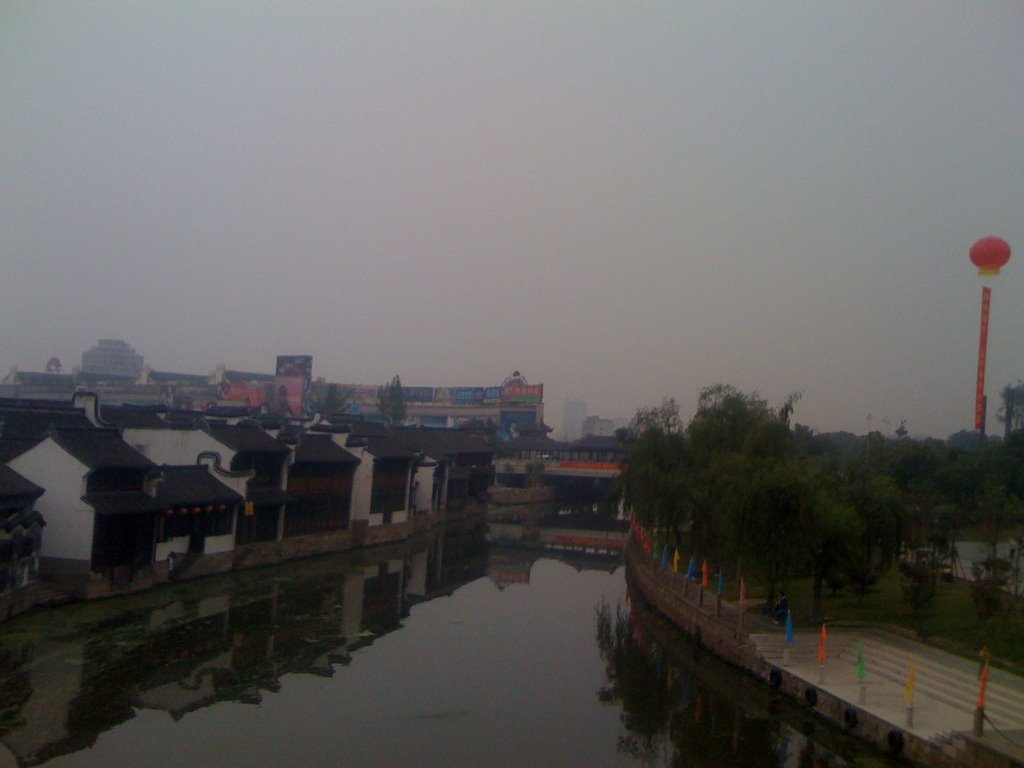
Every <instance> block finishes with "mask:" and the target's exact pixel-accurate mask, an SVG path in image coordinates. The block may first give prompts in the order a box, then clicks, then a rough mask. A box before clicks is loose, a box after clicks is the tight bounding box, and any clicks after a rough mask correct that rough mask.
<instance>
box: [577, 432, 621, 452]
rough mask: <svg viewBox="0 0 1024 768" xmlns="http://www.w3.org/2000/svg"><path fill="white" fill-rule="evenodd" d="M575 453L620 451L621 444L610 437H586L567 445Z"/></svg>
mask: <svg viewBox="0 0 1024 768" xmlns="http://www.w3.org/2000/svg"><path fill="white" fill-rule="evenodd" d="M569 448H571V449H572V450H576V451H621V450H622V443H620V442H619V441H618V439H617V438H615V437H613V436H611V435H587V436H585V437H581V438H580V439H579V440H574V441H573V442H571V443H570V444H569Z"/></svg>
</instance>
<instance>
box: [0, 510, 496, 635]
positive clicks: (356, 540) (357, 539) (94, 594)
mask: <svg viewBox="0 0 1024 768" xmlns="http://www.w3.org/2000/svg"><path fill="white" fill-rule="evenodd" d="M483 520H484V509H483V508H482V507H480V506H478V505H476V504H469V505H467V506H466V508H464V509H461V510H458V511H456V512H447V513H445V514H433V513H431V514H421V515H417V516H416V517H413V518H411V519H409V520H406V521H404V522H402V523H395V524H390V525H379V526H372V527H370V526H365V525H359V526H354V527H353V528H351V529H346V530H343V531H333V532H327V533H315V534H305V535H301V536H289V537H286V538H283V539H281V540H278V541H268V542H260V543H251V544H246V545H240V546H238V547H237V548H236V549H234V550H232V551H231V552H228V553H225V557H223V558H220V559H217V558H209V557H208V558H205V559H201V558H195V559H184V560H183V561H182V562H180V563H179V564H178V565H177V566H176V567H175V568H174V570H173V571H172V572H170V573H167V574H164V578H162V579H156V578H154V579H151V580H150V581H149V582H148V584H147V586H146V587H145V588H142V589H140V588H137V587H136V586H134V585H133V586H132V587H131V588H124V589H118V588H116V587H111V586H110V585H108V584H106V583H101V582H100V581H99V580H98V579H97V580H96V583H97V584H98V585H99V586H97V587H96V588H95V589H92V590H89V591H87V593H86V594H85V595H81V594H76V593H75V591H73V590H71V589H68V588H66V587H65V586H64V585H63V584H62V583H61V582H60V581H59V580H47V579H40V580H37V581H33V582H31V583H30V584H28V585H27V586H25V587H22V588H19V589H17V590H13V591H10V592H6V593H4V594H0V624H2V623H3V622H4V621H6V620H9V619H12V618H14V617H15V616H18V615H21V614H24V613H27V612H29V611H31V610H33V609H36V608H50V607H55V606H60V605H65V604H69V603H77V602H82V601H89V600H96V599H106V598H110V597H121V596H127V595H132V594H141V593H145V592H149V591H152V590H154V589H157V588H159V587H160V586H162V585H164V584H170V583H174V582H185V581H193V580H200V579H208V578H213V577H216V576H219V575H223V574H230V573H234V572H238V571H246V570H250V569H253V568H262V567H267V566H273V565H284V564H286V563H291V562H297V561H301V560H308V559H311V558H316V557H322V556H325V555H333V554H343V553H355V552H361V551H370V550H378V549H381V548H386V547H388V546H392V545H397V544H402V543H404V542H407V541H409V540H410V539H412V538H413V537H415V536H418V535H421V534H424V533H427V532H429V531H431V530H434V529H436V528H438V527H440V526H442V525H445V526H448V527H451V528H455V529H459V528H463V527H464V528H471V527H475V526H477V525H480V524H481V523H482V522H483Z"/></svg>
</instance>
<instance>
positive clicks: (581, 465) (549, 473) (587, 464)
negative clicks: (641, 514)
mask: <svg viewBox="0 0 1024 768" xmlns="http://www.w3.org/2000/svg"><path fill="white" fill-rule="evenodd" d="M538 464H539V465H542V466H543V467H544V471H543V473H542V475H543V476H544V477H572V478H583V479H586V478H592V479H604V480H610V479H612V478H615V477H618V476H619V472H620V467H619V464H618V462H613V461H571V460H562V459H543V458H541V459H495V460H494V469H495V471H496V472H497V473H498V474H500V475H524V476H525V475H528V474H530V472H529V471H528V469H527V467H528V465H533V466H537V465H538Z"/></svg>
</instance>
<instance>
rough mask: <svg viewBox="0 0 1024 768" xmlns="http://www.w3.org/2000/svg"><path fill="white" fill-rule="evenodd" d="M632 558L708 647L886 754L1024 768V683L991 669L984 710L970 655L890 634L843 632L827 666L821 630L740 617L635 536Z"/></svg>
mask: <svg viewBox="0 0 1024 768" xmlns="http://www.w3.org/2000/svg"><path fill="white" fill-rule="evenodd" d="M626 562H627V574H628V580H629V583H630V587H631V588H632V589H633V590H634V592H637V593H639V595H640V596H642V597H643V599H644V600H645V601H646V602H647V603H649V604H650V605H651V606H652V607H653V608H655V609H656V610H657V611H658V612H660V613H661V614H662V615H664V616H665V617H666V618H667V619H669V620H670V621H671V622H672V623H673V624H675V625H676V626H677V627H679V628H680V629H682V630H683V631H684V632H687V633H688V634H690V635H692V636H693V637H694V638H695V639H696V640H697V642H698V643H699V644H700V645H701V646H702V647H703V648H705V649H707V650H708V651H711V652H712V653H714V654H715V655H717V656H719V657H720V658H722V659H724V660H726V661H728V662H730V663H731V664H733V665H735V666H737V667H739V668H741V669H743V670H745V671H747V672H749V673H750V674H752V675H754V676H756V677H758V678H760V679H761V680H763V681H764V682H765V683H766V684H767V685H769V686H770V687H771V688H772V689H774V690H777V691H778V692H779V693H780V694H782V695H785V696H788V697H790V698H792V699H794V700H795V701H798V702H800V703H801V704H804V705H806V706H807V707H808V708H810V709H812V710H813V711H814V712H815V713H816V714H817V715H818V716H819V717H823V718H825V719H826V720H829V721H831V722H833V723H834V724H836V725H838V726H840V727H842V728H846V729H848V730H849V731H850V732H851V733H853V734H854V735H856V736H858V737H859V738H861V739H863V740H865V741H867V742H869V743H871V744H874V745H875V746H876V747H878V748H879V749H880V750H883V751H885V752H888V753H890V754H896V755H899V756H900V757H901V758H902V759H904V760H907V761H909V762H911V763H912V764H915V765H919V766H928V767H929V768H1014V767H1016V768H1024V679H1021V678H1020V677H1017V676H1015V675H1010V674H1008V673H1005V672H1002V671H999V670H994V671H992V672H991V674H990V677H989V679H988V682H987V684H986V696H985V706H984V708H983V709H982V710H980V711H979V710H978V709H977V702H978V696H979V688H980V683H979V681H978V679H977V677H978V669H977V663H975V662H972V661H971V660H969V659H962V658H960V657H957V656H954V655H952V654H949V653H945V652H943V651H939V650H937V649H934V648H931V647H929V646H925V645H924V644H922V643H919V642H915V641H913V640H910V639H907V638H904V637H901V636H899V635H895V634H891V633H887V632H884V631H881V630H865V629H862V628H843V627H839V626H834V627H829V628H828V632H827V639H826V643H825V658H824V663H820V662H819V649H820V633H819V632H808V631H806V630H805V631H801V632H797V633H795V634H794V638H793V642H792V643H789V642H787V640H786V636H785V632H784V630H783V628H782V627H779V626H776V625H774V624H773V623H772V622H771V621H770V620H768V619H767V617H765V616H763V615H762V614H761V611H760V607H761V605H762V604H757V605H754V604H750V605H748V606H747V610H746V611H742V612H741V611H740V609H739V606H737V605H735V604H732V603H726V602H720V601H719V598H718V596H717V595H716V594H714V592H713V591H702V590H701V588H700V586H699V584H698V583H696V582H688V581H687V579H686V577H685V576H683V575H682V574H677V573H673V572H672V571H671V570H670V569H667V568H663V567H662V566H661V565H660V564H659V563H657V562H654V561H653V560H652V559H651V558H650V557H648V556H646V555H645V554H644V553H643V551H642V549H641V548H640V547H639V546H638V545H637V544H636V543H635V542H634V541H632V540H630V544H629V545H628V547H627V550H626ZM858 657H860V658H862V659H863V660H864V665H863V676H861V675H860V673H859V670H858V663H857V661H858ZM911 670H913V671H912V672H911ZM911 678H913V685H908V683H909V682H910V680H911ZM908 697H909V698H908ZM979 726H980V727H979Z"/></svg>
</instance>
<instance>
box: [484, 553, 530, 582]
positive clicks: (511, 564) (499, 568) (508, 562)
mask: <svg viewBox="0 0 1024 768" xmlns="http://www.w3.org/2000/svg"><path fill="white" fill-rule="evenodd" d="M536 559H537V558H535V557H534V558H530V557H519V558H515V557H513V556H512V555H491V557H490V559H489V560H488V561H487V577H488V578H489V579H490V580H491V581H493V582H494V583H495V584H497V585H498V589H504V588H505V587H507V586H509V585H510V584H529V583H530V569H531V568H533V562H534V560H536Z"/></svg>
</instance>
